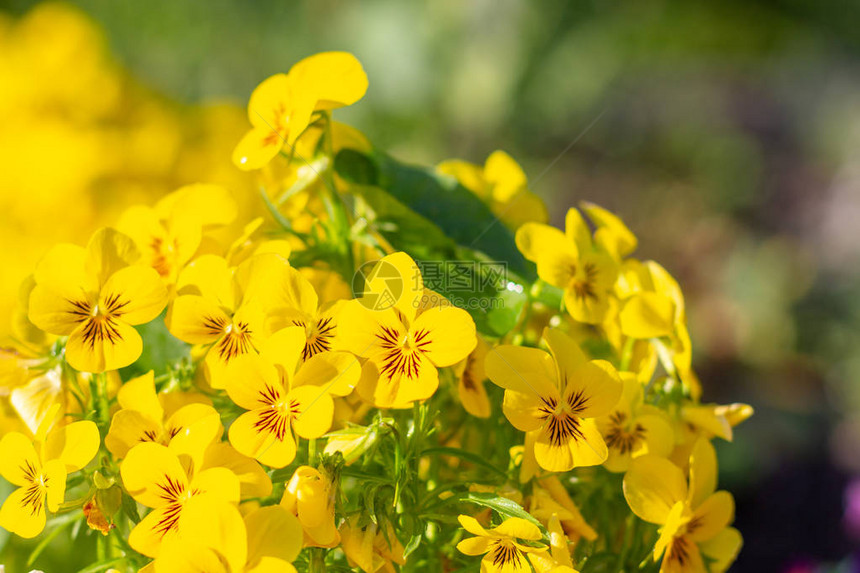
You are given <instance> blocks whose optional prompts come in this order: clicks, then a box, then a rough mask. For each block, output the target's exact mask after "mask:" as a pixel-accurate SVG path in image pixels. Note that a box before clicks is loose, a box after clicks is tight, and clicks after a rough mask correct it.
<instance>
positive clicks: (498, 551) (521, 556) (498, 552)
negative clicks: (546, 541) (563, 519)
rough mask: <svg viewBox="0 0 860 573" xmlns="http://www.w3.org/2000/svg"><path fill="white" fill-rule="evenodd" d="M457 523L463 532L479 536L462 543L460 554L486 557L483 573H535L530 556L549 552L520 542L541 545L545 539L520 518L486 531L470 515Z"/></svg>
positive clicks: (482, 566) (462, 517) (463, 516)
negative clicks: (538, 552) (541, 541)
mask: <svg viewBox="0 0 860 573" xmlns="http://www.w3.org/2000/svg"><path fill="white" fill-rule="evenodd" d="M457 519H458V520H459V521H460V525H462V526H463V529H465V530H466V531H468V532H469V533H471V534H472V535H474V536H475V537H470V538H468V539H464V540H463V541H461V542H460V543H458V544H457V550H458V551H460V552H461V553H465V554H466V555H484V558H483V559H482V560H481V571H482V573H531V566H530V565H529V561H528V557H527V556H528V554H529V553H532V552H536V551H542V550H544V549H545V548H546V546H545V545H540V546H532V545H525V544H523V543H521V542H520V540H525V541H532V542H533V541H538V540H539V539H541V538H542V537H543V535H542V534H541V532H540V529H539V528H538V526H537V525H535V524H534V523H532V522H530V521H527V520H525V519H521V518H519V517H510V518H508V519H506V520H505V521H503V522H502V524H501V525H499V526H498V527H496V528H494V529H484V527H483V526H482V525H481V524H480V523H478V520H476V519H475V518H474V517H469V516H468V515H461V516H459V517H458V518H457Z"/></svg>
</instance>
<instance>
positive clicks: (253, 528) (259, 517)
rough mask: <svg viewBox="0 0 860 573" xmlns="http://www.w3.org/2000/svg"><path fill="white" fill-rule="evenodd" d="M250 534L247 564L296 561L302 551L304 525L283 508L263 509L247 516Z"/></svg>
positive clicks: (246, 522)
mask: <svg viewBox="0 0 860 573" xmlns="http://www.w3.org/2000/svg"><path fill="white" fill-rule="evenodd" d="M245 527H246V528H247V531H248V564H249V565H251V566H253V565H254V564H255V563H256V561H257V560H259V559H262V558H263V557H273V558H275V559H281V560H283V561H287V562H289V561H292V560H294V559H295V558H296V557H297V556H298V554H299V551H301V549H302V542H301V540H302V526H301V524H300V523H299V521H298V519H296V517H295V516H294V515H293V514H291V513H290V512H289V511H287V510H286V509H284V508H283V507H281V506H280V505H273V506H268V507H261V508H260V509H257V510H255V511H252V512H251V513H249V514H248V515H246V516H245Z"/></svg>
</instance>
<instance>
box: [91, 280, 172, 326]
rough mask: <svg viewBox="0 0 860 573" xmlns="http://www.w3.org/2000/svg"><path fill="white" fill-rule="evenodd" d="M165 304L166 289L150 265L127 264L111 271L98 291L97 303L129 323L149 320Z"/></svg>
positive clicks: (140, 322)
mask: <svg viewBox="0 0 860 573" xmlns="http://www.w3.org/2000/svg"><path fill="white" fill-rule="evenodd" d="M166 304H167V289H166V288H165V286H164V283H163V282H162V281H161V277H159V276H158V273H157V272H156V271H155V270H154V269H153V268H151V267H145V266H143V265H131V266H128V267H125V268H123V269H120V270H118V271H117V272H115V273H114V274H113V275H111V277H110V278H109V279H108V280H107V282H106V283H105V285H104V287H102V291H101V300H100V301H99V306H100V307H101V306H102V305H104V306H105V307H106V310H107V311H108V312H111V314H113V315H114V316H121V317H122V320H124V321H125V322H127V323H129V324H144V323H146V322H149V321H151V320H153V319H154V318H155V317H157V316H158V315H159V314H161V311H162V310H163V309H164V307H165V305H166Z"/></svg>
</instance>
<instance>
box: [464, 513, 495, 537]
mask: <svg viewBox="0 0 860 573" xmlns="http://www.w3.org/2000/svg"><path fill="white" fill-rule="evenodd" d="M457 521H459V522H460V525H461V526H462V527H463V529H465V530H466V531H468V532H469V533H471V534H472V535H477V536H478V537H494V536H493V534H492V533H490V532H489V531H487V530H486V529H484V527H483V526H482V525H481V524H480V523H478V520H477V519H475V518H474V517H471V516H468V515H460V516H457Z"/></svg>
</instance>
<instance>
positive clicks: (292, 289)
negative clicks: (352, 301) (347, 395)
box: [256, 258, 345, 361]
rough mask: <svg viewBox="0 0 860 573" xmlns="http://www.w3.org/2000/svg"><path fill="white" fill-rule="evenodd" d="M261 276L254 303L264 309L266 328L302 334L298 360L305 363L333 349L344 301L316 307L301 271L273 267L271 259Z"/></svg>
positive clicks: (285, 266)
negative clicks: (295, 330)
mask: <svg viewBox="0 0 860 573" xmlns="http://www.w3.org/2000/svg"><path fill="white" fill-rule="evenodd" d="M266 261H267V262H268V263H269V264H268V266H267V269H266V271H261V272H264V274H265V275H266V276H267V277H268V278H267V280H266V284H265V286H263V285H261V287H260V289H258V290H257V291H256V292H257V294H256V296H257V298H258V300H260V301H261V302H262V304H264V305H265V306H266V308H267V309H268V319H267V326H268V328H269V330H271V331H273V332H274V331H277V330H281V329H282V328H284V327H288V326H299V327H301V328H303V329H304V330H305V337H306V341H305V345H304V348H303V349H302V353H301V360H302V361H305V360H309V359H310V358H312V357H314V356H316V355H317V354H319V353H321V352H327V351H330V350H332V349H333V348H334V342H335V336H336V334H337V316H338V313H339V311H340V308H341V307H342V305H343V303H344V302H345V301H336V302H333V303H329V304H325V305H323V306H320V301H319V296H318V295H317V292H316V290H315V289H314V287H313V285H312V284H311V282H310V281H309V280H308V279H307V278H306V277H305V275H304V274H303V273H302V271H300V270H298V269H296V268H293V267H291V266H288V265H283V264H277V262H276V261H273V260H272V259H271V258H269V259H266Z"/></svg>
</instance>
